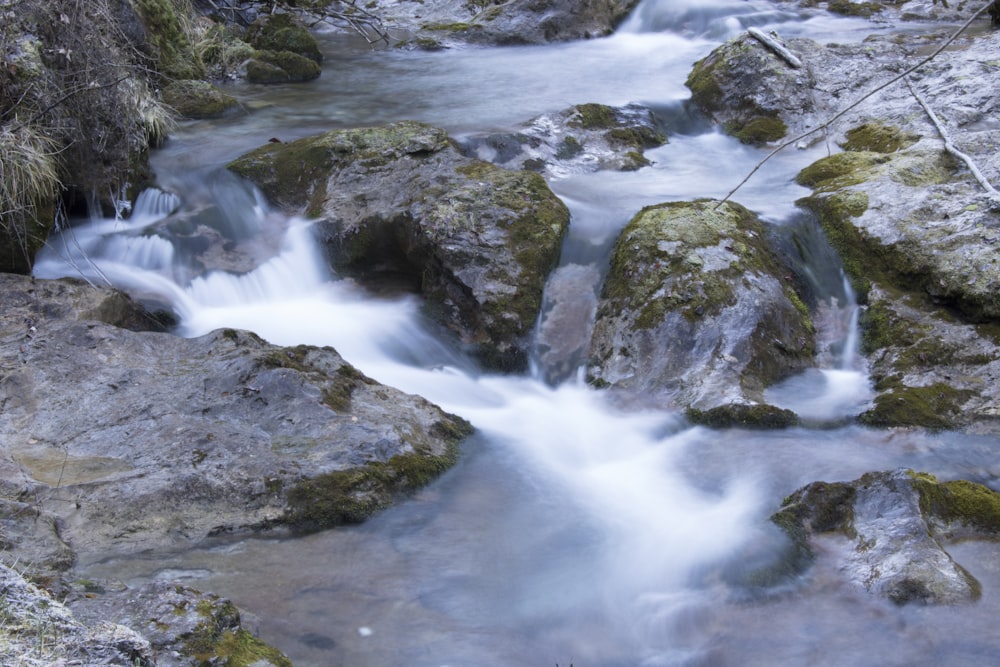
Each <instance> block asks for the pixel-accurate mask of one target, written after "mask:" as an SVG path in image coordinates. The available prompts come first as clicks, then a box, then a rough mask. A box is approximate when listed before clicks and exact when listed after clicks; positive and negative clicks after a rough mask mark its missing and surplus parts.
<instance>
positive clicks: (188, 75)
mask: <svg viewBox="0 0 1000 667" xmlns="http://www.w3.org/2000/svg"><path fill="white" fill-rule="evenodd" d="M129 2H130V4H131V5H132V7H133V8H134V9H135V11H136V13H137V14H138V15H139V17H140V18H141V19H142V23H143V26H144V27H145V29H146V38H147V39H148V41H149V44H150V46H151V47H152V48H153V49H154V50H155V53H156V68H157V70H158V71H160V72H161V73H163V74H164V75H166V76H167V77H169V78H172V79H200V78H202V77H204V76H205V65H204V63H202V61H201V58H200V57H199V56H198V53H197V51H195V49H194V46H193V45H192V44H191V41H190V40H189V39H188V37H187V34H186V33H185V32H184V29H183V27H182V19H181V17H180V16H179V15H178V10H177V7H176V6H175V5H174V3H173V2H171V0H129Z"/></svg>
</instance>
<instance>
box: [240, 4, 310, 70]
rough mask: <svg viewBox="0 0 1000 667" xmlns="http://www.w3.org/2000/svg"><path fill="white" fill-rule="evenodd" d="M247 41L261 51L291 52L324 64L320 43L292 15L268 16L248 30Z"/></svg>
mask: <svg viewBox="0 0 1000 667" xmlns="http://www.w3.org/2000/svg"><path fill="white" fill-rule="evenodd" d="M246 41H247V42H249V43H250V45H251V46H253V47H254V48H255V49H259V50H261V51H277V52H280V51H289V52H291V53H294V54H297V55H299V56H302V57H304V58H308V59H309V60H312V61H313V62H315V63H317V64H318V63H321V62H323V53H322V51H320V48H319V42H317V41H316V38H315V37H314V36H313V34H312V33H311V32H309V29H308V28H306V27H305V26H304V25H302V24H301V23H298V22H297V21H296V20H295V18H294V17H293V16H292V15H291V14H268V15H267V16H264V17H262V18H260V19H258V20H257V21H255V22H254V23H253V24H252V25H251V26H250V28H249V29H248V30H247V37H246Z"/></svg>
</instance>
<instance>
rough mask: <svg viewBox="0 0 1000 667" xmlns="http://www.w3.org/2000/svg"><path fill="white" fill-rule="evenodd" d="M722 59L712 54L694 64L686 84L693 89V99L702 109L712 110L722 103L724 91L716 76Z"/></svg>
mask: <svg viewBox="0 0 1000 667" xmlns="http://www.w3.org/2000/svg"><path fill="white" fill-rule="evenodd" d="M720 63H721V59H720V58H718V57H717V55H715V54H712V55H709V56H707V57H705V58H702V59H701V60H699V61H698V62H696V63H695V64H694V67H693V68H692V69H691V73H690V74H688V78H687V80H686V81H685V82H684V83H685V85H686V86H687V87H688V88H689V89H690V90H691V100H692V101H693V102H694V103H695V104H697V105H698V106H699V107H700V108H701V109H704V110H705V111H708V112H712V111H714V110H716V109H718V108H719V105H720V104H721V103H722V98H723V92H722V87H721V86H720V85H719V81H718V78H717V77H716V70H717V69H718V68H719V67H721V65H720Z"/></svg>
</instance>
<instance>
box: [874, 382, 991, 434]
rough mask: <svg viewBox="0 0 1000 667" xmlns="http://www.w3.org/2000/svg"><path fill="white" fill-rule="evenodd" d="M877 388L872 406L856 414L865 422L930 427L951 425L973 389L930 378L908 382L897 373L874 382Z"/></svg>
mask: <svg viewBox="0 0 1000 667" xmlns="http://www.w3.org/2000/svg"><path fill="white" fill-rule="evenodd" d="M875 389H876V390H877V391H878V392H879V394H878V396H877V397H876V398H875V406H874V407H873V408H871V409H870V410H868V411H867V412H865V413H863V414H862V415H861V416H859V417H858V420H859V421H860V422H861V423H862V424H866V425H868V426H878V427H889V426H921V427H924V428H928V429H931V430H941V429H947V428H953V427H954V426H955V425H956V423H957V422H958V421H959V419H960V417H961V414H962V405H963V404H964V403H965V401H966V400H968V398H969V397H970V396H972V395H973V392H971V391H968V390H964V389H956V388H955V387H953V386H951V385H949V384H947V383H944V382H934V383H932V384H929V385H925V386H916V387H915V386H909V385H907V384H905V383H904V382H903V380H902V379H901V378H900V377H899V376H890V377H887V378H883V379H881V380H880V381H878V382H876V385H875Z"/></svg>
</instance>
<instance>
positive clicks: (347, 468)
mask: <svg viewBox="0 0 1000 667" xmlns="http://www.w3.org/2000/svg"><path fill="white" fill-rule="evenodd" d="M0 301H2V302H3V303H4V311H3V313H2V314H0V388H2V390H0V396H2V397H3V398H2V401H3V409H2V412H0V470H2V474H0V479H2V481H0V513H2V514H0V541H2V542H3V544H4V548H5V549H4V551H3V552H2V557H3V559H4V560H5V561H7V562H11V560H13V559H19V560H20V561H21V562H29V563H35V564H36V566H37V568H38V569H37V571H36V572H33V574H35V575H37V576H42V577H45V576H57V575H58V573H59V572H60V571H62V570H65V569H66V568H67V567H69V566H70V565H71V564H72V563H73V559H74V557H77V556H79V557H89V556H93V555H94V554H100V555H102V556H107V555H109V554H115V553H118V554H121V553H128V552H135V551H141V550H145V549H155V548H164V547H167V546H173V547H177V546H180V545H183V544H185V543H194V542H197V541H199V540H201V539H203V538H205V537H206V536H209V535H213V534H228V533H240V532H245V531H255V530H264V529H270V528H279V527H287V528H290V529H293V530H313V529H319V528H324V527H327V526H333V525H337V524H340V523H345V522H358V521H362V520H364V519H365V518H367V517H368V516H369V515H370V514H372V513H373V512H375V511H378V510H379V509H381V508H383V507H386V506H387V505H389V504H391V503H392V502H394V501H395V500H397V499H399V498H400V497H402V496H404V495H406V494H407V493H408V492H410V491H411V490H412V489H414V488H417V487H419V486H422V485H424V484H426V483H427V482H429V481H430V480H432V479H433V478H434V477H436V476H437V475H438V474H439V473H441V472H442V471H444V470H446V469H447V468H448V467H449V466H450V465H451V464H452V463H453V462H454V460H455V458H456V456H457V450H458V445H459V442H460V441H461V440H463V439H464V438H465V437H466V436H467V435H469V434H470V433H471V430H472V429H471V427H470V425H469V424H468V423H467V422H465V421H464V420H462V419H460V418H458V417H454V416H452V415H448V414H446V413H444V412H442V411H441V410H440V409H439V408H437V407H436V406H434V405H432V404H430V403H429V402H427V401H426V400H424V399H422V398H420V397H417V396H411V395H407V394H404V393H402V392H400V391H398V390H395V389H392V388H390V387H386V386H383V385H380V384H379V383H377V382H375V381H374V380H372V379H370V378H368V377H366V376H365V375H363V374H362V373H360V372H359V371H357V370H356V369H355V368H353V367H352V366H350V365H349V364H347V363H346V362H345V361H344V360H343V359H342V358H341V357H340V356H339V355H338V354H337V353H336V351H334V350H333V349H331V348H314V347H306V346H301V347H295V348H282V347H277V346H274V345H270V344H268V343H266V342H264V341H263V340H261V339H260V338H259V337H257V336H255V335H254V334H251V333H248V332H245V331H237V330H232V329H228V330H221V331H216V332H213V333H210V334H208V335H206V336H202V337H200V338H195V339H184V338H179V337H176V336H173V335H170V334H166V333H156V332H148V331H130V330H128V329H124V328H121V327H119V326H115V324H117V323H118V322H114V323H108V322H106V321H102V319H100V317H98V316H99V315H101V314H102V313H104V314H107V313H112V314H113V313H115V312H117V311H115V310H114V309H110V308H105V307H104V304H106V303H107V302H108V301H114V302H118V303H128V300H127V298H126V297H124V295H122V294H120V293H119V292H116V291H112V290H105V289H97V288H93V287H90V286H87V285H84V284H80V283H76V282H72V281H43V280H37V281H36V280H32V279H30V278H26V277H21V276H13V275H0ZM136 310H139V309H136ZM106 319H107V318H106Z"/></svg>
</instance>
